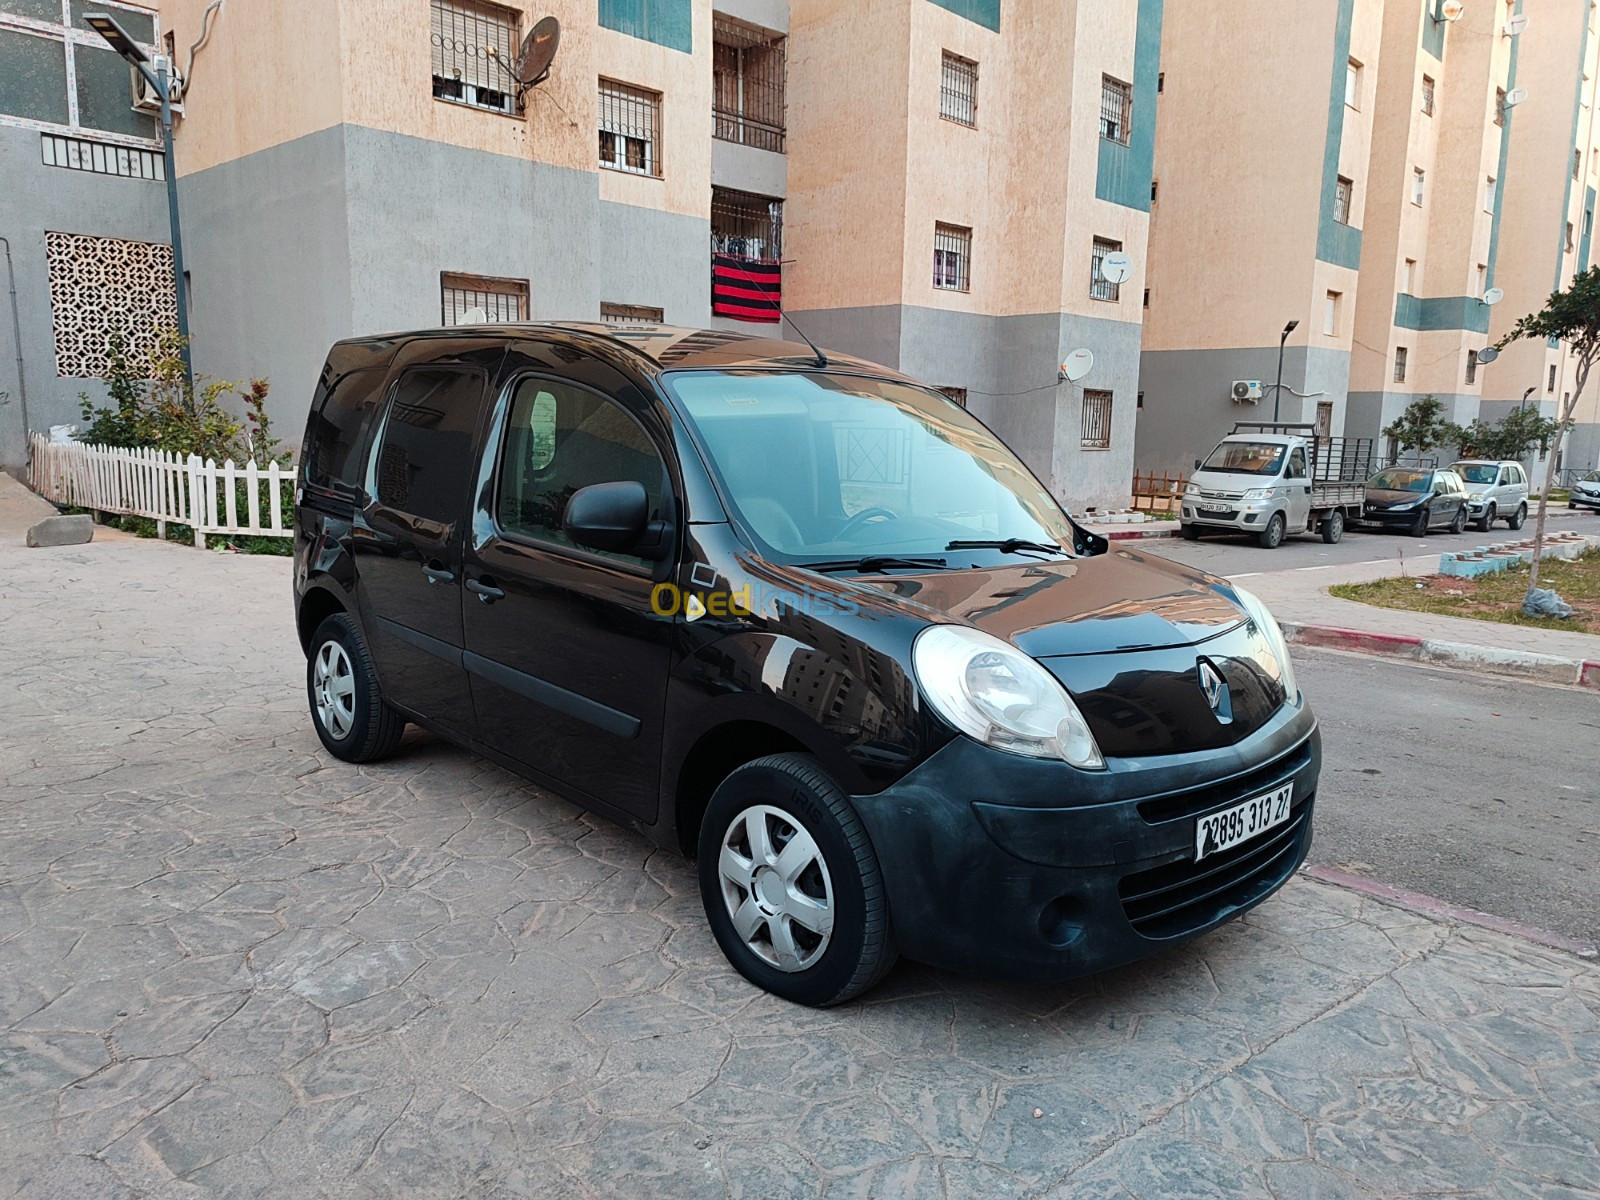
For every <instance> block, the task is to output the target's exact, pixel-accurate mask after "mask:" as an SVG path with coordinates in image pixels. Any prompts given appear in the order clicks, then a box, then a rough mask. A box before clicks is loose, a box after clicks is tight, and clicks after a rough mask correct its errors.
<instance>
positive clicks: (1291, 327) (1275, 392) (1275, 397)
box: [1272, 321, 1300, 425]
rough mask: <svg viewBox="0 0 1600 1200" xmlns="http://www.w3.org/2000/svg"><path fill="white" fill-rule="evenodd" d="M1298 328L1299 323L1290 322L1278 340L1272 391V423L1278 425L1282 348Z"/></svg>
mask: <svg viewBox="0 0 1600 1200" xmlns="http://www.w3.org/2000/svg"><path fill="white" fill-rule="evenodd" d="M1299 327H1300V322H1299V321H1290V322H1289V323H1288V324H1287V325H1285V326H1284V327H1283V335H1282V336H1281V337H1279V338H1278V382H1277V384H1276V385H1275V386H1274V387H1273V389H1272V423H1273V424H1274V425H1276V424H1277V423H1278V409H1279V407H1280V404H1281V402H1282V400H1283V347H1284V345H1285V344H1286V343H1287V342H1288V340H1289V335H1290V334H1291V333H1293V332H1294V331H1295V330H1296V329H1298V328H1299Z"/></svg>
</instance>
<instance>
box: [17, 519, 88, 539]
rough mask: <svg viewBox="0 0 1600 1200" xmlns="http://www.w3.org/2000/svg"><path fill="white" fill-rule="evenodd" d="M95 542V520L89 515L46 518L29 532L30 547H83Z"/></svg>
mask: <svg viewBox="0 0 1600 1200" xmlns="http://www.w3.org/2000/svg"><path fill="white" fill-rule="evenodd" d="M93 540H94V518H92V517H90V516H88V515H87V514H80V515H78V516H75V517H46V518H45V519H44V520H42V521H40V522H39V523H38V524H37V525H34V526H32V527H31V528H29V530H28V545H30V546H81V545H83V543H84V542H88V541H93Z"/></svg>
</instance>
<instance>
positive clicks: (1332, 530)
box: [1321, 509, 1344, 546]
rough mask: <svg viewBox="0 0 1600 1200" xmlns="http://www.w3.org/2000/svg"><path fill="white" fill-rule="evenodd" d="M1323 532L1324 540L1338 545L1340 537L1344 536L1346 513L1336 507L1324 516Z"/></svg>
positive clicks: (1329, 543)
mask: <svg viewBox="0 0 1600 1200" xmlns="http://www.w3.org/2000/svg"><path fill="white" fill-rule="evenodd" d="M1321 533H1322V540H1323V541H1325V542H1327V543H1328V545H1330V546H1333V545H1337V544H1338V542H1339V539H1341V538H1342V537H1344V514H1343V513H1342V512H1340V511H1339V510H1338V509H1334V510H1333V511H1332V512H1331V513H1329V514H1328V515H1327V516H1325V517H1323V518H1322V528H1321Z"/></svg>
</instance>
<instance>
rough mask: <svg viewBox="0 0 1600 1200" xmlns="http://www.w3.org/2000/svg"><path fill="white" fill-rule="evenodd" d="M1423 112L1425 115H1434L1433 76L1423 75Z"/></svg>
mask: <svg viewBox="0 0 1600 1200" xmlns="http://www.w3.org/2000/svg"><path fill="white" fill-rule="evenodd" d="M1422 113H1423V115H1424V116H1428V117H1431V116H1433V76H1432V75H1424V76H1423V77H1422Z"/></svg>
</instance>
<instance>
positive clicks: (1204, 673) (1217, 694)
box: [1199, 658, 1233, 725]
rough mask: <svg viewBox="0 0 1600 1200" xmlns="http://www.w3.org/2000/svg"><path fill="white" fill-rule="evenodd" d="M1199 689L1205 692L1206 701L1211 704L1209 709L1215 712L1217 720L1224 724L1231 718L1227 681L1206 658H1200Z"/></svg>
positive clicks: (1231, 708) (1231, 709) (1230, 700)
mask: <svg viewBox="0 0 1600 1200" xmlns="http://www.w3.org/2000/svg"><path fill="white" fill-rule="evenodd" d="M1199 672H1200V690H1201V691H1202V692H1204V693H1205V697H1206V703H1207V704H1209V705H1210V706H1211V711H1212V712H1213V713H1215V714H1216V717H1217V720H1218V721H1220V722H1221V723H1222V724H1224V725H1226V724H1228V723H1229V722H1231V721H1232V720H1233V701H1232V698H1231V697H1230V696H1229V695H1228V681H1227V680H1225V679H1223V677H1222V672H1221V671H1219V670H1217V668H1216V667H1214V666H1213V665H1212V664H1211V663H1210V662H1209V661H1208V660H1206V659H1203V658H1202V659H1201V660H1200V666H1199Z"/></svg>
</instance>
